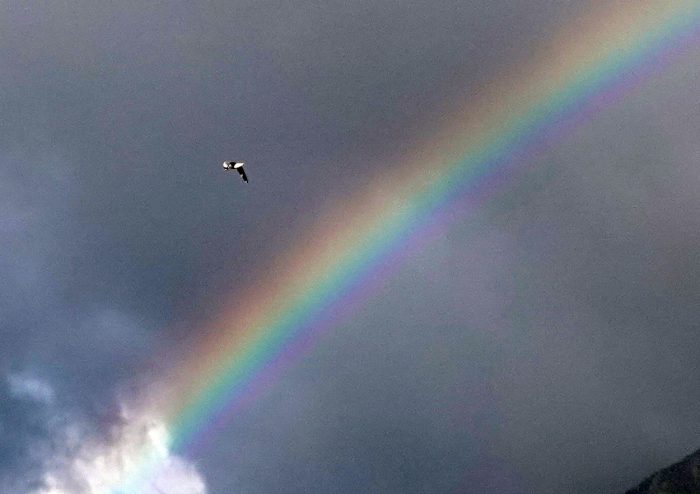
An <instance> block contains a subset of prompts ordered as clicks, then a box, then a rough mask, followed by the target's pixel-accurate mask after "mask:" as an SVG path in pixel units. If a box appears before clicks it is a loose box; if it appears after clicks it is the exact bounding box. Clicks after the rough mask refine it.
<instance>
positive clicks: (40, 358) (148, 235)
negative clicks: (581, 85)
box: [0, 0, 700, 494]
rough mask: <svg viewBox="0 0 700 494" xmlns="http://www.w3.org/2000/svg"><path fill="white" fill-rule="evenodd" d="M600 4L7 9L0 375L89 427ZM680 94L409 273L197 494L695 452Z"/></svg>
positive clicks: (581, 145) (507, 201) (327, 349)
mask: <svg viewBox="0 0 700 494" xmlns="http://www.w3.org/2000/svg"><path fill="white" fill-rule="evenodd" d="M589 5H590V4H589V3H587V2H568V1H545V0H542V1H534V0H533V1H528V2H507V1H492V0H491V1H485V0H484V1H474V2H457V1H448V0H445V1H439V2H425V3H417V2H405V1H401V2H399V1H389V0H386V1H380V2H377V1H369V0H362V1H358V2H341V1H331V2H321V3H316V2H292V3H289V2H273V1H267V2H265V1H263V2H260V1H255V2H253V1H249V2H236V3H230V2H207V3H204V2H169V3H167V4H157V3H149V4H143V3H142V2H119V3H104V2H72V3H59V2H51V3H44V2H22V3H14V4H8V5H6V6H5V7H4V12H3V15H2V16H0V29H2V32H3V36H2V38H1V39H0V60H2V62H3V64H2V66H3V70H2V72H1V73H0V84H1V85H2V87H3V91H2V93H1V94H0V109H1V110H2V114H3V122H2V124H1V125H2V127H1V128H2V132H0V208H1V209H0V235H1V237H0V242H1V243H0V245H1V246H2V250H1V251H0V277H1V278H2V280H3V283H1V284H0V303H1V305H0V314H2V323H1V324H2V326H1V327H0V331H1V332H2V333H1V334H2V345H0V370H1V371H2V372H3V373H4V374H6V375H7V374H8V373H11V372H18V371H25V370H36V371H37V372H40V373H41V374H42V375H49V376H51V377H52V383H54V384H55V388H56V390H57V395H58V396H60V401H61V403H62V406H66V407H69V408H70V407H73V408H74V409H78V410H82V411H85V416H87V417H93V419H94V417H95V416H96V415H99V414H100V413H103V412H104V409H105V408H109V407H110V406H111V404H112V403H113V401H114V393H115V387H116V386H118V384H119V383H121V382H123V381H124V380H125V379H126V380H129V379H132V378H133V379H136V380H138V379H140V378H141V377H140V376H142V375H143V373H145V372H148V368H149V366H150V365H157V364H158V362H150V361H149V356H150V355H153V354H154V352H155V351H156V349H158V348H160V347H161V346H166V345H169V344H172V343H173V340H177V339H178V338H179V337H181V336H182V335H183V334H191V332H192V331H193V328H196V327H198V321H201V320H205V319H207V318H208V317H211V316H213V315H214V314H216V311H217V309H219V308H220V304H221V303H223V300H222V299H221V298H220V294H221V293H229V292H230V291H231V290H236V289H242V288H244V287H246V286H248V285H249V284H251V283H252V282H253V281H254V279H255V278H254V276H255V274H256V273H257V272H259V271H257V270H258V269H260V268H259V266H260V264H263V265H264V264H265V260H266V259H269V258H270V257H272V256H275V255H276V253H278V252H279V251H281V250H284V249H285V248H286V247H287V246H288V245H294V244H295V243H296V242H298V241H300V240H303V239H302V235H301V234H300V233H299V232H302V231H303V228H304V226H305V225H307V224H308V223H310V222H311V221H312V220H313V216H314V214H316V213H317V212H319V211H323V209H324V207H326V206H327V205H329V204H331V203H333V202H334V201H335V200H337V199H338V198H344V197H347V196H348V195H351V194H352V191H354V190H356V189H358V188H360V187H362V185H364V184H366V183H367V181H369V180H371V179H372V176H373V173H374V172H375V169H376V168H377V167H379V166H387V167H388V166H401V164H400V163H387V162H386V159H385V157H386V156H396V154H397V153H398V152H399V151H401V150H402V149H404V148H406V147H408V146H409V145H410V143H411V142H412V139H413V138H414V137H416V136H424V135H425V133H426V132H427V133H428V134H429V133H430V132H431V131H432V130H439V129H440V127H441V125H442V124H443V121H444V118H445V116H447V117H450V116H451V110H452V108H451V105H452V104H453V101H455V100H458V101H463V98H464V97H465V96H467V97H468V96H469V95H472V94H474V93H476V92H477V91H478V88H479V87H480V86H481V85H483V84H485V83H488V81H490V80H492V79H493V78H494V77H495V76H496V75H497V74H499V73H501V72H502V71H504V69H506V68H507V67H509V66H511V65H513V64H517V63H520V62H522V61H526V60H528V59H529V57H530V56H531V55H532V50H533V49H534V48H535V47H536V46H537V43H538V42H539V41H542V40H545V39H547V38H548V37H550V36H551V35H552V33H553V32H554V31H555V30H556V29H558V27H559V26H561V25H564V24H565V23H566V19H568V18H569V17H572V16H574V15H576V14H577V13H578V12H580V11H583V10H585V9H586V8H587V7H588V6H589ZM685 63H686V65H687V67H694V66H697V64H696V63H695V64H693V63H690V62H685ZM686 65H683V67H685V66H686ZM695 77H696V75H695V74H694V73H693V70H692V68H688V69H679V70H674V71H673V72H672V73H670V75H668V76H665V77H664V78H661V79H659V80H658V82H656V83H654V84H652V85H651V86H650V87H649V88H647V89H645V90H644V91H643V92H641V93H639V95H638V96H636V97H632V98H630V99H629V100H628V101H627V102H626V103H625V104H624V105H623V106H621V107H620V108H619V109H616V110H612V111H610V112H609V113H606V114H605V115H604V116H603V117H601V118H600V119H599V120H596V122H595V124H593V125H590V126H588V127H586V128H585V130H583V131H581V132H579V133H578V134H576V136H575V137H572V138H569V139H567V140H566V141H565V143H563V144H561V145H560V146H557V147H556V148H555V149H552V150H551V151H549V152H547V153H545V155H543V156H542V157H540V158H538V164H537V166H536V167H535V168H536V170H537V172H535V173H534V174H532V175H528V176H527V177H526V178H525V179H524V180H523V181H522V182H521V183H520V184H519V186H518V187H516V188H515V189H514V190H513V191H511V192H509V193H508V194H507V196H506V197H504V198H502V200H497V201H495V202H494V203H493V204H492V205H491V206H489V207H488V208H486V209H484V210H483V211H481V212H479V213H478V214H476V216H475V217H473V218H471V219H469V220H465V221H464V223H462V224H460V225H457V226H456V227H455V228H453V229H452V230H451V231H450V232H449V233H448V234H447V235H446V236H445V238H443V239H441V240H440V241H438V242H437V243H435V244H433V245H432V246H431V247H430V249H429V250H428V251H426V252H424V253H421V254H417V255H416V256H414V258H412V259H411V262H410V263H409V265H408V266H407V267H406V268H405V269H403V270H402V271H401V273H399V274H398V275H397V276H396V277H395V278H393V279H392V280H390V281H388V282H387V285H386V287H385V288H384V289H383V290H382V291H381V293H380V294H379V295H378V296H377V297H376V298H374V299H373V300H372V301H371V303H370V304H369V305H368V306H367V307H366V308H365V309H363V310H362V311H361V313H360V314H358V315H357V317H356V319H353V320H352V321H349V322H348V323H346V324H345V325H343V326H342V327H341V328H339V330H338V331H337V332H334V333H333V334H331V335H330V336H329V337H328V338H327V339H326V340H324V342H323V343H322V345H321V346H320V347H319V349H318V350H317V351H316V352H315V353H314V354H313V355H311V356H309V358H308V359H307V360H304V361H303V362H302V363H301V364H300V366H299V367H298V368H295V369H293V370H291V371H290V374H289V376H287V377H286V378H285V379H284V381H283V383H282V384H281V385H280V386H279V387H278V388H275V391H273V392H272V393H271V394H270V395H269V396H268V397H267V398H266V399H265V400H263V401H262V402H260V404H258V405H256V406H255V407H253V408H252V409H251V410H249V411H247V412H245V413H244V414H243V415H242V416H241V417H239V418H238V419H237V420H236V421H234V423H233V424H232V425H231V429H230V430H229V431H226V433H225V434H224V435H223V437H222V439H221V440H220V441H217V443H216V444H213V445H212V446H211V448H210V450H208V451H207V454H206V455H204V456H203V457H202V458H200V459H199V463H198V465H199V466H200V467H201V470H202V471H203V472H205V473H206V476H207V483H208V485H209V486H210V492H212V493H213V494H220V493H224V492H231V491H232V490H235V491H237V492H274V491H282V490H284V491H285V492H309V491H312V490H315V491H323V492H357V491H358V490H361V491H363V492H426V491H428V492H430V491H433V492H443V491H450V490H457V491H463V492H474V491H477V492H478V491H479V490H480V489H481V490H482V491H486V492H503V493H504V494H520V493H524V492H538V493H548V492H572V493H573V492H581V493H583V492H586V493H589V492H614V491H615V490H620V489H622V488H624V487H627V486H628V484H629V485H631V484H633V483H634V481H636V480H638V478H641V477H644V476H645V475H646V474H647V473H648V471H649V470H653V469H654V468H656V467H658V466H661V465H662V464H664V463H668V462H669V461H671V460H674V459H675V457H676V456H682V455H683V454H684V453H685V452H687V451H690V450H692V449H695V448H696V447H697V441H696V440H695V439H696V438H695V437H694V435H693V434H694V430H695V429H694V428H693V424H694V422H693V420H692V419H693V417H694V416H695V415H696V412H697V410H698V408H700V404H699V403H697V400H696V399H695V398H694V396H696V395H697V393H694V391H693V390H694V389H696V387H697V386H696V384H697V382H698V378H699V377H700V375H698V374H700V369H698V366H697V363H696V362H695V359H694V358H693V357H694V355H693V349H694V348H697V347H698V345H697V343H698V342H697V341H696V336H695V334H696V331H694V330H695V329H696V327H697V326H696V323H695V321H696V320H697V316H698V314H697V308H696V304H694V303H693V300H694V295H695V294H697V293H698V288H699V287H698V286H697V279H698V276H696V274H697V266H698V263H697V262H696V261H697V259H696V258H695V257H694V255H693V254H692V253H693V252H696V251H697V250H698V249H697V247H698V245H697V243H698V237H697V232H698V231H700V229H699V228H698V226H700V225H698V224H697V221H698V220H697V218H700V215H698V214H696V213H697V211H698V201H697V198H696V194H695V191H697V190H698V187H697V185H698V183H697V182H698V174H697V172H696V171H695V170H696V169H697V166H696V165H697V163H696V158H695V157H696V156H697V155H698V149H697V148H696V145H694V144H692V143H694V142H696V139H695V135H697V125H696V122H697V117H698V115H697V112H696V109H697V108H698V100H697V94H696V93H697V92H696V91H693V89H692V88H693V87H695V86H696V84H694V81H695ZM224 159H234V160H235V159H240V160H245V161H246V162H247V163H248V164H249V175H250V179H251V184H250V187H247V188H246V187H241V185H242V184H240V183H238V181H237V180H229V179H230V178H231V177H230V176H227V175H223V174H222V173H221V170H220V162H221V161H223V160H224ZM540 171H542V172H541V173H540ZM2 403H3V405H2V409H1V410H0V414H2V417H3V418H2V420H0V424H2V426H3V427H4V426H5V424H6V423H7V424H12V423H17V424H19V425H17V427H16V431H17V434H15V435H13V436H12V437H10V438H9V440H8V441H7V442H5V441H4V440H3V448H5V449H4V450H3V452H4V451H7V454H3V456H2V459H1V460H0V470H1V471H2V472H3V475H6V476H7V478H10V477H11V475H12V472H15V473H16V478H25V477H24V476H23V472H25V471H26V470H27V469H29V468H33V467H32V466H31V462H30V461H29V460H28V459H27V458H28V457H27V454H28V453H27V452H28V451H30V450H31V445H32V444H34V442H35V441H38V440H40V439H41V437H43V435H44V434H45V431H43V430H42V428H41V426H40V425H39V426H37V427H34V426H33V425H31V424H32V423H33V422H31V421H32V420H33V419H32V417H33V416H35V415H36V414H35V413H34V412H31V411H30V410H28V409H27V408H26V407H27V406H28V405H27V404H26V403H25V402H21V401H18V399H17V398H11V399H8V400H2ZM37 413H39V412H37ZM41 413H44V412H41ZM17 421H20V422H21V421H24V422H21V423H19V422H17ZM36 423H37V424H41V422H36ZM32 427H34V428H32ZM4 437H5V436H3V438H4Z"/></svg>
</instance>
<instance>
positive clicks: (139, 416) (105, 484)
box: [32, 408, 207, 494]
mask: <svg viewBox="0 0 700 494" xmlns="http://www.w3.org/2000/svg"><path fill="white" fill-rule="evenodd" d="M120 418H121V422H120V423H118V424H117V425H115V426H113V428H112V430H111V431H110V434H109V435H108V437H107V438H97V437H85V436H86V435H88V434H86V433H85V431H81V430H80V428H79V427H75V426H74V427H72V428H71V429H70V430H68V429H66V431H65V432H66V433H65V434H64V435H65V439H66V444H65V448H64V451H63V452H62V453H61V454H59V455H54V457H53V458H52V459H51V460H50V463H49V464H48V465H47V468H46V471H45V474H44V476H43V481H44V484H45V485H44V487H42V488H40V489H38V490H35V491H34V492H33V493H32V494H110V493H113V494H117V493H120V492H124V494H127V493H128V494H137V493H138V494H163V493H167V494H206V491H207V489H206V485H205V483H204V480H203V479H202V477H201V475H200V474H199V472H198V471H197V469H196V468H195V467H194V466H193V465H192V464H190V463H189V462H187V461H186V460H185V459H183V458H180V457H178V456H175V455H173V454H172V453H171V452H170V450H169V448H168V444H169V441H170V437H169V433H168V431H167V428H166V426H165V424H164V423H163V421H162V420H161V419H159V418H158V417H157V416H155V415H153V414H151V413H148V412H133V411H130V410H128V409H126V408H124V409H123V410H122V413H121V417H120ZM88 436H89V435H88ZM149 459H152V460H153V464H154V465H156V467H155V468H153V469H152V470H149V471H148V472H147V475H145V477H146V478H147V480H143V481H140V480H139V474H140V473H142V472H143V467H144V465H146V464H147V463H148V460H149ZM120 489H121V490H120Z"/></svg>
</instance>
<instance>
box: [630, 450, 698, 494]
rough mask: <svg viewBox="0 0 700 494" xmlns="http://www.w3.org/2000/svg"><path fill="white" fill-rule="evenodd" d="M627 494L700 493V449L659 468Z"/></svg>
mask: <svg viewBox="0 0 700 494" xmlns="http://www.w3.org/2000/svg"><path fill="white" fill-rule="evenodd" d="M625 494H700V450H697V451H696V452H695V453H693V454H691V455H688V456H686V457H685V458H683V459H682V460H681V461H679V462H678V463H674V464H673V465H671V466H670V467H667V468H664V469H663V470H659V471H658V472H656V473H655V474H653V475H652V476H651V477H649V478H647V479H646V480H644V482H642V483H641V484H639V486H637V487H635V488H634V489H630V490H628V491H627V492H626V493H625Z"/></svg>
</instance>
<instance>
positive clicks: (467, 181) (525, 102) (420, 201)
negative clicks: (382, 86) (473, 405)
mask: <svg viewBox="0 0 700 494" xmlns="http://www.w3.org/2000/svg"><path fill="white" fill-rule="evenodd" d="M698 38H700V2H697V0H688V1H685V0H668V1H663V2H662V1H658V2H653V1H643V0H626V1H619V2H618V1H615V2H612V3H610V4H608V5H607V6H605V7H600V8H598V9H595V10H593V11H591V12H589V13H588V14H586V15H585V16H583V17H580V18H577V19H576V20H575V21H574V22H573V23H572V24H570V25H567V26H565V27H564V28H563V29H561V31H560V32H559V34H558V35H556V36H554V37H553V39H551V40H550V41H549V42H548V43H547V44H546V45H545V46H543V47H542V48H541V50H539V51H538V53H539V54H538V55H537V56H535V57H534V59H533V60H531V62H530V63H529V64H527V65H524V66H522V67H519V68H517V69H516V70H514V71H512V72H510V73H509V74H507V75H506V76H504V77H501V78H499V79H498V81H497V82H496V83H495V84H493V85H491V86H489V87H487V88H484V89H483V91H482V92H481V94H479V95H477V97H475V98H474V97H472V98H469V99H468V100H465V101H464V102H462V103H460V104H458V105H456V107H457V111H455V114H454V116H453V117H452V119H451V120H450V121H449V122H447V123H446V124H445V126H444V128H443V129H442V130H441V131H439V132H437V133H435V134H433V135H432V136H431V137H430V138H429V139H426V140H425V141H424V142H420V143H416V144H415V146H414V149H413V150H412V151H411V152H410V153H408V154H407V156H410V160H402V162H403V161H405V163H404V164H403V165H402V166H399V167H392V168H391V170H392V171H389V172H385V173H383V174H379V175H378V176H377V177H376V178H375V180H374V181H373V182H372V185H371V186H370V187H369V189H368V190H365V191H363V192H362V193H360V194H358V195H357V196H356V197H354V198H352V200H350V201H349V202H347V203H344V204H339V205H338V206H337V207H336V208H335V209H334V210H333V211H330V212H329V213H327V214H326V215H324V216H323V217H322V218H321V219H319V220H318V223H317V224H316V225H315V226H314V227H312V228H311V229H310V231H309V232H307V234H306V235H305V236H303V240H302V241H301V242H300V243H299V245H297V246H296V248H294V249H293V250H292V252H291V253H290V254H289V255H286V256H284V257H282V258H280V259H277V260H276V261H274V262H273V263H272V264H271V265H270V266H269V267H268V269H267V270H266V272H265V273H264V274H263V275H262V276H260V277H259V278H257V279H255V281H254V283H252V284H251V286H250V288H249V290H247V291H246V292H245V293H243V294H237V296H236V297H235V301H234V302H233V303H232V308H231V309H230V310H227V311H226V312H224V313H223V314H222V315H221V316H220V317H219V319H218V320H217V321H216V322H215V323H214V324H213V325H212V326H211V327H210V328H208V330H207V331H206V332H205V333H206V334H207V335H208V336H207V337H206V338H205V339H204V340H203V341H200V342H198V343H197V344H196V345H195V348H194V349H191V350H190V351H189V352H188V358H187V360H186V362H185V363H184V364H183V365H181V366H179V367H178V368H177V369H175V372H174V373H173V375H172V376H170V377H169V385H170V389H172V390H173V391H172V393H171V394H170V395H169V398H168V399H167V400H166V403H165V405H163V407H162V408H163V410H162V413H163V414H164V416H165V417H166V422H167V424H168V426H169V429H170V433H171V449H172V450H173V451H175V452H179V453H185V454H193V453H194V452H195V451H198V450H200V449H201V448H202V447H203V445H205V444H206V443H207V442H208V441H209V440H211V437H212V432H214V431H217V430H219V429H220V428H221V427H223V426H224V425H225V424H226V423H227V422H228V421H229V420H230V419H231V417H232V416H233V415H234V414H235V413H236V411H237V410H239V409H240V408H241V407H242V406H244V405H245V404H246V403H247V402H249V401H250V400H252V399H254V398H255V396H256V395H258V394H259V393H260V392H261V391H262V390H264V389H266V388H267V387H268V386H269V385H270V384H271V383H272V382H274V380H275V378H276V376H278V375H279V374H280V372H282V371H283V370H284V369H285V368H288V366H289V365H290V362H293V361H294V360H295V359H298V358H299V355H301V354H303V353H304V352H306V351H308V350H309V349H310V348H311V347H312V346H313V344H314V343H315V342H316V341H318V337H319V335H321V334H323V332H324V331H327V330H329V329H330V328H332V327H334V326H337V324H338V323H339V321H341V320H343V318H345V317H348V316H350V315H351V314H352V312H353V310H354V308H356V307H357V306H358V305H359V304H361V303H362V301H363V300H364V299H366V297H368V296H371V294H372V293H373V292H374V291H375V290H376V289H377V287H380V286H381V284H382V282H383V281H384V280H385V279H386V277H387V276H388V275H389V274H390V273H391V272H392V270H394V269H396V267H397V266H400V265H401V262H402V260H403V259H405V258H406V257H407V256H408V255H410V253H411V252H415V251H416V250H418V249H421V248H422V247H424V246H425V245H428V244H429V243H430V242H431V240H432V239H434V238H435V236H436V235H439V234H440V233H441V232H444V231H445V229H446V228H448V227H449V226H450V225H451V224H453V222H454V221H457V220H459V219H460V218H463V217H464V214H465V213H467V212H469V211H470V210H473V209H474V208H475V207H478V205H479V204H480V203H481V202H482V201H484V200H486V199H488V198H489V197H490V196H492V195H493V194H494V193H496V192H497V191H498V190H499V189H502V184H503V183H504V182H509V181H512V180H514V178H515V177H516V176H517V174H518V173H523V171H524V170H525V168H526V165H527V164H528V163H529V162H532V160H531V158H532V156H533V154H535V153H537V152H539V151H541V150H542V149H543V148H546V147H547V146H549V145H551V144H552V143H553V142H556V141H557V140H558V139H561V137H562V136H564V135H566V134H567V133H569V132H571V131H572V129H574V128H576V126H577V125H580V124H581V123H582V122H586V121H588V120H589V119H590V118H591V117H593V116H594V115H595V114H596V113H598V112H600V111H601V110H603V109H605V108H608V107H609V106H610V104H611V103H613V102H615V101H617V100H619V99H620V98H621V97H622V96H624V95H625V94H628V93H629V92H630V91H631V90H632V89H633V88H635V87H637V86H638V85H639V84H640V83H641V82H643V81H645V80H646V79H648V77H649V76H651V75H653V74H655V73H658V72H659V71H660V70H662V69H663V68H664V67H665V66H667V65H668V64H669V63H670V62H671V61H672V60H674V59H677V58H679V56H682V55H683V53H684V52H685V51H687V49H688V47H690V46H693V45H694V43H695V42H696V41H697V40H698ZM426 167H428V168H429V169H430V173H429V174H427V175H426V173H425V169H426ZM156 468H157V461H156V460H154V459H153V457H152V455H151V456H149V455H147V454H146V455H144V460H143V461H142V462H141V464H140V465H139V466H138V469H137V470H138V471H136V472H134V473H133V475H132V476H131V478H129V479H128V480H127V481H126V482H125V483H124V484H123V486H122V487H121V488H120V489H119V490H115V491H113V492H120V493H122V492H123V493H126V492H139V491H140V489H139V488H138V486H139V485H143V484H142V482H144V481H146V480H147V479H148V478H149V476H150V475H151V474H152V473H153V470H154V469H156Z"/></svg>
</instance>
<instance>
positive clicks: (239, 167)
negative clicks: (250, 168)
mask: <svg viewBox="0 0 700 494" xmlns="http://www.w3.org/2000/svg"><path fill="white" fill-rule="evenodd" d="M244 164H245V163H243V162H242V161H224V170H236V171H237V172H238V174H239V175H240V176H241V178H242V179H243V181H244V182H245V183H248V176H247V175H246V174H245V170H244V169H243V165H244Z"/></svg>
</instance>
